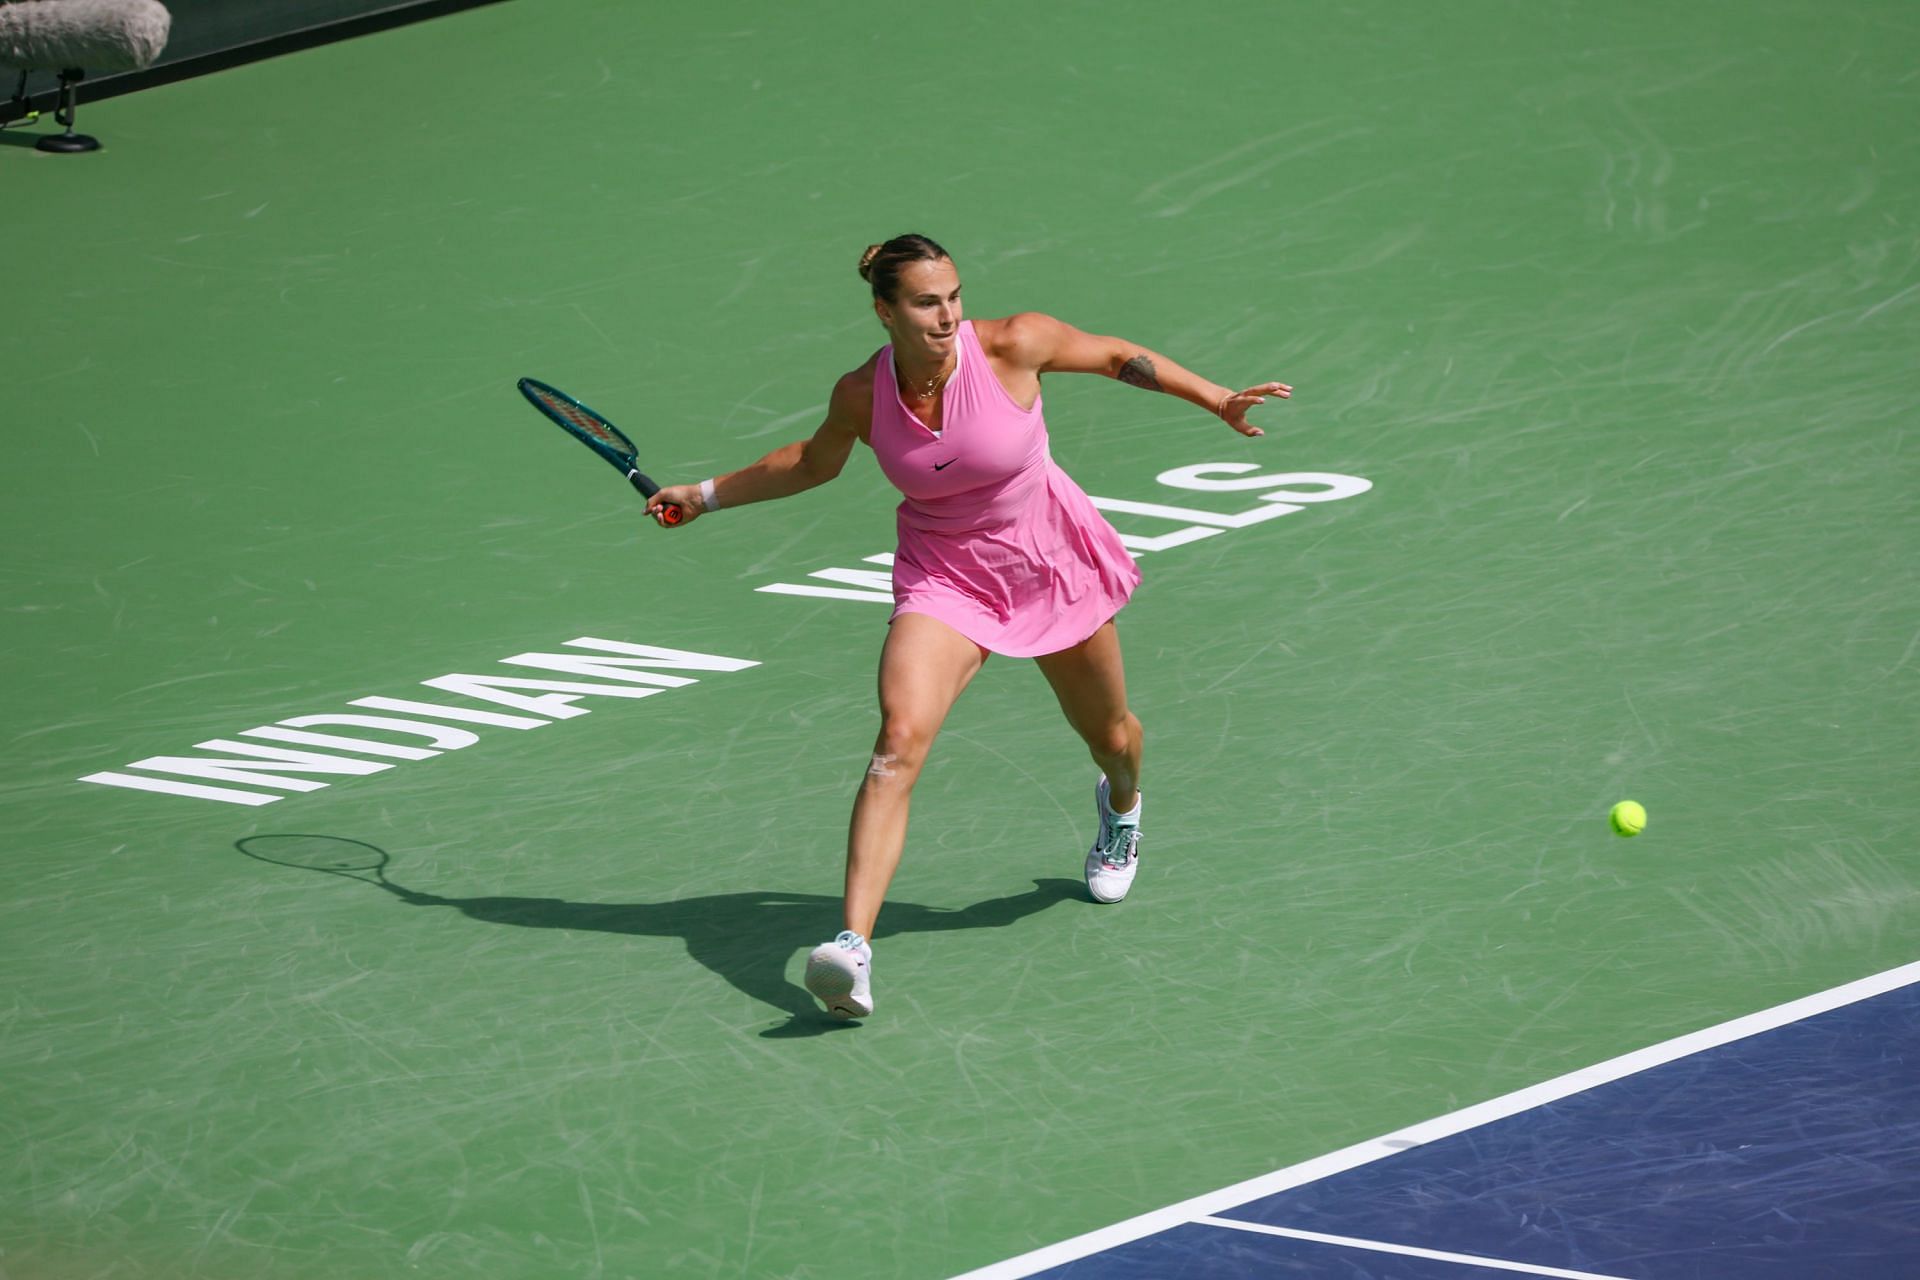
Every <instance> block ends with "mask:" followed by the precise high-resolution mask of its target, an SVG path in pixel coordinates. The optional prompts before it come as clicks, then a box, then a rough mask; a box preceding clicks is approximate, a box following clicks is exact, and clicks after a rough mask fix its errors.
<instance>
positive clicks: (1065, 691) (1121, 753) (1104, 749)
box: [1034, 621, 1143, 814]
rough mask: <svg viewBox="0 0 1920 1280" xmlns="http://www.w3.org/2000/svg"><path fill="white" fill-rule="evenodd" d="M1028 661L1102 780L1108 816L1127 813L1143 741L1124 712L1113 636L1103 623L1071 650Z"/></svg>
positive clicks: (1136, 792)
mask: <svg viewBox="0 0 1920 1280" xmlns="http://www.w3.org/2000/svg"><path fill="white" fill-rule="evenodd" d="M1034 661H1035V663H1036V664H1037V665H1038V666H1039V668H1040V671H1041V674H1043V675H1045V676H1046V678H1047V683H1048V684H1050V685H1052V686H1053V693H1054V696H1055V697H1056V698H1058V699H1060V709H1061V710H1062V711H1064V712H1066V715H1067V723H1068V724H1070V725H1072V726H1073V729H1074V732H1076V733H1078V734H1079V735H1080V737H1081V738H1082V739H1083V740H1084V741H1085V742H1086V744H1087V750H1088V752H1090V753H1091V754H1092V756H1093V762H1094V763H1095V764H1097V765H1099V766H1100V771H1101V772H1102V773H1104V774H1106V775H1107V786H1108V787H1109V789H1110V790H1109V795H1108V800H1109V804H1110V806H1111V808H1112V810H1113V812H1115V813H1123V814H1124V813H1128V812H1131V811H1132V809H1133V806H1134V802H1135V801H1136V800H1138V799H1139V796H1140V752H1141V748H1142V745H1143V742H1142V736H1141V732H1140V721H1138V720H1137V719H1135V718H1134V715H1133V712H1131V711H1129V710H1128V709H1127V673H1126V669H1125V667H1124V666H1123V665H1122V664H1121V661H1120V633H1119V631H1118V630H1116V629H1115V627H1114V625H1113V623H1112V622H1111V621H1109V622H1108V623H1107V624H1106V625H1105V626H1103V627H1101V628H1100V629H1099V630H1098V631H1096V632H1094V633H1093V634H1092V635H1091V636H1089V637H1087V639H1085V640H1083V641H1082V642H1081V643H1079V644H1077V645H1075V646H1074V647H1073V648H1071V649H1065V650H1062V651H1061V652H1059V653H1050V654H1048V655H1047V656H1046V657H1044V658H1036V659H1034Z"/></svg>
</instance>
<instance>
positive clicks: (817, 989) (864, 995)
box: [806, 929, 873, 1019]
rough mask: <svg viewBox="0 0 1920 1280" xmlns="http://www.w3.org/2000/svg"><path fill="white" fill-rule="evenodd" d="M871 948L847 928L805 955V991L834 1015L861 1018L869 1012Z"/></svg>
mask: <svg viewBox="0 0 1920 1280" xmlns="http://www.w3.org/2000/svg"><path fill="white" fill-rule="evenodd" d="M872 979H873V948H872V947H870V946H868V945H867V940H866V939H865V938H863V937H861V936H860V935H859V934H857V933H855V932H853V930H851V929H847V930H844V931H842V932H841V934H840V936H839V937H837V938H835V939H834V940H833V941H832V942H823V943H821V944H820V945H819V946H817V947H815V948H814V949H813V951H812V953H811V954H810V955H808V956H807V978H806V982H807V990H808V991H810V992H812V993H813V998H814V999H816V1000H818V1001H819V1002H820V1003H821V1004H823V1005H825V1006H826V1007H827V1012H828V1013H829V1014H831V1015H832V1016H833V1017H836V1018H842V1019H845V1018H865V1017H869V1016H870V1015H871V1014H872V1013H873V990H872V987H871V982H872Z"/></svg>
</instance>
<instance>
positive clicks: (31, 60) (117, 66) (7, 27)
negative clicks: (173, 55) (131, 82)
mask: <svg viewBox="0 0 1920 1280" xmlns="http://www.w3.org/2000/svg"><path fill="white" fill-rule="evenodd" d="M172 25H173V16H172V15H171V14H169V13H168V12H167V8H166V6H165V5H163V4H161V3H159V0H24V2H22V3H15V4H0V67H11V68H13V69H14V70H16V71H21V70H29V69H32V70H41V71H62V70H65V69H67V68H69V67H78V68H80V69H81V70H83V71H87V72H92V73H101V72H108V71H138V70H140V69H141V68H142V67H148V66H152V65H153V63H154V61H155V60H156V59H157V58H159V56H160V51H161V50H162V49H164V48H166V46H167V32H168V31H169V30H170V29H171V27H172Z"/></svg>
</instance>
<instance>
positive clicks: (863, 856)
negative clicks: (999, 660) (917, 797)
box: [846, 613, 987, 938]
mask: <svg viewBox="0 0 1920 1280" xmlns="http://www.w3.org/2000/svg"><path fill="white" fill-rule="evenodd" d="M986 659H987V651H986V650H985V649H982V648H981V647H980V646H979V645H977V644H975V643H974V642H973V641H971V640H969V639H967V638H966V637H965V636H963V635H961V634H960V633H959V632H958V631H955V630H954V629H953V628H952V627H949V626H948V625H947V624H946V623H944V622H941V621H939V620H937V619H935V618H930V617H928V616H927V615H925V614H920V613H903V614H901V615H900V616H899V617H898V618H896V619H894V622H893V626H892V627H891V628H889V629H888V632H887V642H886V645H885V647H883V648H882V649H881V651H880V734H879V737H878V738H877V739H876V740H875V742H874V745H873V758H872V760H870V761H869V762H868V764H867V775H866V777H864V778H862V779H861V781H860V790H859V792H858V794H856V795H855V797H854V801H853V821H852V823H851V824H850V825H849V827H848V831H847V904H846V927H847V928H848V929H851V930H852V931H853V932H855V933H857V934H859V935H860V936H861V937H863V938H871V937H872V936H873V925H874V921H875V919H876V918H877V917H878V916H879V914H880V904H881V902H882V901H883V900H884V899H885V898H886V896H887V885H888V884H889V883H891V882H892V880H893V873H894V870H895V869H896V868H898V867H899V865H900V850H901V849H902V847H903V846H904V845H905V844H906V840H907V807H908V801H909V799H910V798H911V795H912V792H913V784H914V782H915V781H916V780H917V779H918V778H919V777H920V770H921V767H922V766H923V765H925V764H926V759H927V751H928V749H929V748H930V747H932V745H933V739H934V737H935V735H937V734H938V733H939V732H940V726H941V724H942V723H943V722H945V720H946V718H947V712H948V711H949V710H950V709H951V708H952V706H953V703H954V699H956V698H958V697H959V696H960V691H961V690H963V689H965V688H966V687H967V684H968V682H970V681H971V680H972V679H973V677H974V675H975V674H976V673H977V672H978V671H979V670H980V668H981V666H982V665H983V664H984V663H985V662H986Z"/></svg>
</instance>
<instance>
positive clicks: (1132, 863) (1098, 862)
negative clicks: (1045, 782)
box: [1087, 774, 1145, 902]
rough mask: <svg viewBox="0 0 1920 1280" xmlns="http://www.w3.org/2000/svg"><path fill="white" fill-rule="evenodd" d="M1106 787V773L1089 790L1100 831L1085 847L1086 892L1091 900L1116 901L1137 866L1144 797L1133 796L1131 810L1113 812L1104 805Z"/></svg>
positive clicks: (1126, 887) (1130, 884) (1129, 884)
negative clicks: (1091, 789) (1091, 844)
mask: <svg viewBox="0 0 1920 1280" xmlns="http://www.w3.org/2000/svg"><path fill="white" fill-rule="evenodd" d="M1109 794H1110V789H1109V788H1108V786H1107V779H1106V775H1105V774H1102V775H1101V777H1100V781H1099V784H1098V785H1096V786H1095V787H1094V789H1093V807H1094V811H1095V812H1096V813H1098V814H1099V815H1100V834H1099V835H1097V836H1095V837H1094V841H1093V848H1091V849H1089V850H1087V892H1088V893H1091V894H1092V895H1093V900H1094V901H1095V902H1118V901H1120V899H1122V898H1124V897H1126V896H1127V890H1129V889H1131V888H1132V887H1133V873H1134V872H1135V871H1137V870H1139V868H1140V811H1141V809H1142V808H1144V807H1145V802H1144V800H1142V799H1140V798H1136V799H1135V800H1134V802H1133V812H1132V813H1115V812H1114V811H1113V810H1112V809H1111V808H1109V807H1108V805H1107V797H1108V795H1109Z"/></svg>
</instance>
